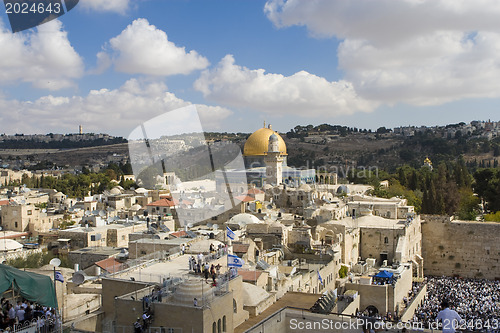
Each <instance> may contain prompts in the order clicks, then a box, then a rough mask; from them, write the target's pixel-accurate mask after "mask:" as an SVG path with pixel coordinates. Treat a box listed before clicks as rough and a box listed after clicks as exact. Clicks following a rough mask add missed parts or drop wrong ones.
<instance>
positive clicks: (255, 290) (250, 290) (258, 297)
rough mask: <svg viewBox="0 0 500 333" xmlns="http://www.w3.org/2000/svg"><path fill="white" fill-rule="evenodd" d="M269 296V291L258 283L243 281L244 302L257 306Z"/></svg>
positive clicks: (246, 304) (247, 304)
mask: <svg viewBox="0 0 500 333" xmlns="http://www.w3.org/2000/svg"><path fill="white" fill-rule="evenodd" d="M268 297H269V293H268V292H267V291H265V290H264V289H262V288H261V287H258V286H256V285H253V284H250V283H247V282H243V304H244V305H245V306H257V305H259V304H260V303H261V302H262V301H264V300H265V299H267V298H268Z"/></svg>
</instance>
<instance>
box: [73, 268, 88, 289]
mask: <svg viewBox="0 0 500 333" xmlns="http://www.w3.org/2000/svg"><path fill="white" fill-rule="evenodd" d="M87 278H88V277H87V274H85V273H84V272H83V271H78V272H75V273H74V274H73V282H74V283H75V284H76V285H77V286H78V285H80V284H82V283H84V282H85V280H86V279H87Z"/></svg>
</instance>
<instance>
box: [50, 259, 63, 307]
mask: <svg viewBox="0 0 500 333" xmlns="http://www.w3.org/2000/svg"><path fill="white" fill-rule="evenodd" d="M49 265H51V266H53V267H54V293H55V294H56V300H57V288H56V268H57V267H59V265H61V259H59V258H52V259H51V260H50V261H49ZM62 297H63V302H64V293H63V296H62ZM58 307H59V304H58ZM56 312H57V314H59V309H58V308H56Z"/></svg>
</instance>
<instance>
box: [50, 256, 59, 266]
mask: <svg viewBox="0 0 500 333" xmlns="http://www.w3.org/2000/svg"><path fill="white" fill-rule="evenodd" d="M49 264H50V265H52V266H54V267H59V265H61V259H59V258H53V259H51V260H50V262H49Z"/></svg>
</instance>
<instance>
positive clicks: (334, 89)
mask: <svg viewBox="0 0 500 333" xmlns="http://www.w3.org/2000/svg"><path fill="white" fill-rule="evenodd" d="M234 62H235V61H234V58H233V56H232V55H226V56H225V57H224V58H223V59H222V60H221V61H220V62H219V64H218V65H217V66H216V67H215V68H213V69H211V70H205V71H203V73H202V74H201V76H200V78H199V79H198V80H196V82H195V83H194V87H195V89H196V90H199V91H201V92H202V93H203V95H204V96H205V97H206V98H208V99H210V100H214V101H216V102H217V103H220V104H223V105H230V106H234V107H248V108H252V109H255V110H259V111H263V112H268V113H273V114H276V115H279V114H296V115H301V116H307V117H310V116H322V115H338V114H351V113H353V112H356V111H371V110H373V109H374V108H375V107H376V104H374V103H371V102H369V101H367V100H364V99H361V98H359V97H358V96H357V94H356V92H355V91H354V89H353V87H352V85H351V84H350V83H349V82H347V81H338V82H329V81H327V80H326V79H324V78H322V77H318V76H316V75H313V74H310V73H308V72H305V71H300V72H298V73H295V74H293V75H291V76H283V75H281V74H272V73H265V71H264V70H263V69H257V70H251V69H248V68H246V67H242V66H238V65H235V63H234Z"/></svg>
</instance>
